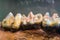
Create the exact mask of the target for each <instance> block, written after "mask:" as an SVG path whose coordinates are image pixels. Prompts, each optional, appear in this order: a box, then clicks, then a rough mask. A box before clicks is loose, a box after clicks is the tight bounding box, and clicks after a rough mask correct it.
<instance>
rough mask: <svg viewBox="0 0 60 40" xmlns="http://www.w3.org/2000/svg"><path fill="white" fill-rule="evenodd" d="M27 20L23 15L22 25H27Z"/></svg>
mask: <svg viewBox="0 0 60 40" xmlns="http://www.w3.org/2000/svg"><path fill="white" fill-rule="evenodd" d="M26 18H27V17H26V16H25V15H24V14H23V15H22V24H24V25H26V24H27V22H26Z"/></svg>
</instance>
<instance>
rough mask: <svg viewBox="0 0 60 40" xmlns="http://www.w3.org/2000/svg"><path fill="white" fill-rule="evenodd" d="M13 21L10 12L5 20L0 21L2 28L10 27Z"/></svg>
mask: <svg viewBox="0 0 60 40" xmlns="http://www.w3.org/2000/svg"><path fill="white" fill-rule="evenodd" d="M13 21H14V16H13V14H12V13H11V12H10V13H9V14H8V15H7V17H6V18H5V19H3V21H2V26H3V27H11V25H12V23H13Z"/></svg>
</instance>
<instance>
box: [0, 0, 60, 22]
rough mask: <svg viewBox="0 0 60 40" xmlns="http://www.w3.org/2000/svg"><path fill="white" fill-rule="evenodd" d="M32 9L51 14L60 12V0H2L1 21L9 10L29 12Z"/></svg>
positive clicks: (14, 12) (0, 3) (0, 5)
mask: <svg viewBox="0 0 60 40" xmlns="http://www.w3.org/2000/svg"><path fill="white" fill-rule="evenodd" d="M30 11H32V12H33V13H34V14H36V13H42V14H44V13H46V12H50V14H52V13H54V12H57V13H60V0H0V21H2V19H3V18H5V17H6V15H7V14H8V13H9V12H12V13H13V14H14V15H16V13H21V14H26V15H27V14H28V13H29V12H30Z"/></svg>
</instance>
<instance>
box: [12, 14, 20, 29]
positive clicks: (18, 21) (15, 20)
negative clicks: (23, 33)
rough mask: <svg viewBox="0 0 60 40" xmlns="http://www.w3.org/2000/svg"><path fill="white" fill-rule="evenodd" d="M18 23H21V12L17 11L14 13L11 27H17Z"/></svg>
mask: <svg viewBox="0 0 60 40" xmlns="http://www.w3.org/2000/svg"><path fill="white" fill-rule="evenodd" d="M20 24H21V14H20V13H18V14H16V16H15V19H14V23H13V25H12V28H13V29H19V27H20Z"/></svg>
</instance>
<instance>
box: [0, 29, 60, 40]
mask: <svg viewBox="0 0 60 40" xmlns="http://www.w3.org/2000/svg"><path fill="white" fill-rule="evenodd" d="M0 40H60V36H59V35H58V34H56V33H50V34H49V33H48V32H45V31H43V30H42V29H38V30H26V31H17V32H14V33H13V32H10V31H3V30H0Z"/></svg>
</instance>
